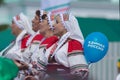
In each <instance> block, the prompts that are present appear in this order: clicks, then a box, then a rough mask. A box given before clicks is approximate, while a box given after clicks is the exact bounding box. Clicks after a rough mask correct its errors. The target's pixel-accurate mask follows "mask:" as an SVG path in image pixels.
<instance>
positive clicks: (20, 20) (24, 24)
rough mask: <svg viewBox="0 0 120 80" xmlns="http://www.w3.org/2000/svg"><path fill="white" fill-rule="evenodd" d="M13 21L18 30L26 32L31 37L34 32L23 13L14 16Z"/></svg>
mask: <svg viewBox="0 0 120 80" xmlns="http://www.w3.org/2000/svg"><path fill="white" fill-rule="evenodd" d="M13 21H14V22H15V24H16V25H17V26H18V27H19V28H20V29H22V30H26V31H27V32H28V33H29V34H31V35H32V34H34V31H33V30H32V27H31V25H30V23H29V20H28V18H27V17H26V16H25V15H24V14H23V13H20V14H19V15H17V16H14V17H13Z"/></svg>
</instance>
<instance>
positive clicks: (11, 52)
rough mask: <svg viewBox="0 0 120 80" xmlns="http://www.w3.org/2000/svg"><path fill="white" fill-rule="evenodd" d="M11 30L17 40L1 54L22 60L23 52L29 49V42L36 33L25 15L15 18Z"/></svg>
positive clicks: (21, 14)
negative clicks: (30, 37) (27, 44)
mask: <svg viewBox="0 0 120 80" xmlns="http://www.w3.org/2000/svg"><path fill="white" fill-rule="evenodd" d="M11 30H12V33H13V35H15V36H16V39H15V41H13V42H12V43H11V44H10V45H9V46H8V47H7V48H6V49H5V50H3V51H2V52H1V54H2V56H5V57H8V58H12V59H18V60H21V55H22V54H21V52H23V51H24V50H25V49H26V48H27V46H26V43H27V40H28V38H29V36H30V35H32V34H34V32H33V31H32V28H31V26H30V24H29V21H28V19H27V17H26V16H25V15H24V14H23V13H20V14H19V15H16V16H14V17H13V20H12V25H11Z"/></svg>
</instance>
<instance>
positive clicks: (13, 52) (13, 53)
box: [4, 30, 26, 60]
mask: <svg viewBox="0 0 120 80" xmlns="http://www.w3.org/2000/svg"><path fill="white" fill-rule="evenodd" d="M25 34H26V31H25V30H23V31H22V32H21V33H20V34H19V35H18V36H17V38H16V40H15V44H14V46H13V47H12V48H11V49H10V50H8V52H7V53H6V54H5V55H4V56H5V57H7V58H11V59H18V60H21V57H22V53H21V40H22V38H23V36H24V35H25Z"/></svg>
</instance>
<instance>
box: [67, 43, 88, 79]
mask: <svg viewBox="0 0 120 80" xmlns="http://www.w3.org/2000/svg"><path fill="white" fill-rule="evenodd" d="M68 62H69V67H70V71H71V74H72V75H74V76H75V77H76V79H77V78H78V79H80V80H81V79H82V80H84V79H85V78H87V77H88V64H87V62H86V60H85V57H84V54H83V48H82V44H81V43H80V42H78V41H70V42H69V47H68ZM83 78H84V79H83Z"/></svg>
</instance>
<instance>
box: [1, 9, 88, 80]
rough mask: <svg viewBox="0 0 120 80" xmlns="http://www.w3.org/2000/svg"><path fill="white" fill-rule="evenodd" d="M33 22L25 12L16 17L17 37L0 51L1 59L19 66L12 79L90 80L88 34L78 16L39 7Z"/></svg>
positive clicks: (12, 28) (14, 21)
mask: <svg viewBox="0 0 120 80" xmlns="http://www.w3.org/2000/svg"><path fill="white" fill-rule="evenodd" d="M31 22H32V26H31V25H30V22H29V20H28V18H27V16H25V15H24V14H23V13H20V14H18V15H16V16H14V17H13V19H12V24H11V31H12V33H13V35H15V36H16V39H15V40H14V41H13V42H12V43H10V45H9V46H8V47H6V48H5V49H4V50H3V51H1V53H0V55H1V57H0V59H7V60H8V61H10V60H12V61H13V63H14V64H15V65H16V66H17V67H18V70H17V68H16V71H15V72H17V73H14V74H16V76H15V75H14V77H11V78H10V80H87V79H88V74H89V69H88V63H87V62H86V60H85V57H84V51H83V43H84V37H83V34H82V32H81V30H80V26H79V24H78V21H77V19H76V18H75V16H74V15H72V14H71V13H61V14H57V15H54V14H52V13H51V12H46V11H43V10H36V11H35V16H34V18H33V20H32V21H31ZM3 61H4V60H3ZM13 63H12V64H13ZM0 65H1V63H0ZM6 65H7V63H6ZM9 65H10V64H8V67H6V68H9ZM1 66H2V65H1ZM2 68H5V67H4V65H3V67H2ZM0 71H3V69H0ZM11 71H12V70H11ZM13 72H14V70H13ZM3 74H5V73H3ZM6 75H7V74H6ZM6 75H4V76H6ZM0 76H1V74H0ZM0 80H3V79H2V77H1V79H0ZM6 80H9V78H8V79H6Z"/></svg>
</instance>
